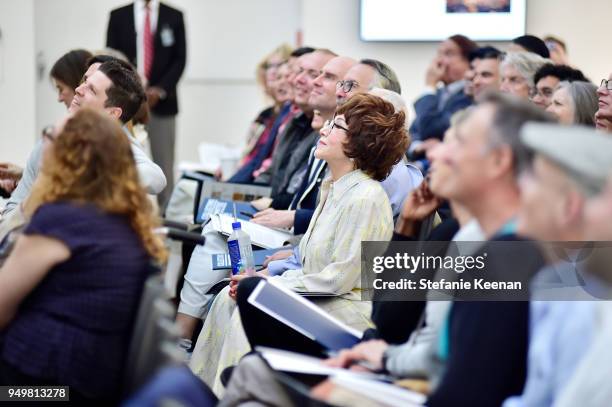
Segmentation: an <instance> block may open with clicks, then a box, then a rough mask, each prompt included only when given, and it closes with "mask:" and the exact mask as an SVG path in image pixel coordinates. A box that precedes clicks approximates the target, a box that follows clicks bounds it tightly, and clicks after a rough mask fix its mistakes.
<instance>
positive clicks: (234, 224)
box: [232, 222, 240, 230]
mask: <svg viewBox="0 0 612 407" xmlns="http://www.w3.org/2000/svg"><path fill="white" fill-rule="evenodd" d="M232 229H233V230H238V229H240V222H232Z"/></svg>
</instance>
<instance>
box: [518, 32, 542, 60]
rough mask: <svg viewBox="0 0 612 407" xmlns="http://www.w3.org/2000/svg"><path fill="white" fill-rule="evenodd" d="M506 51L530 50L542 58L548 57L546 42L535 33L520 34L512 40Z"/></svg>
mask: <svg viewBox="0 0 612 407" xmlns="http://www.w3.org/2000/svg"><path fill="white" fill-rule="evenodd" d="M508 52H532V53H534V54H537V55H539V56H541V57H542V58H550V52H549V51H548V47H547V46H546V43H545V42H544V41H542V40H541V39H540V38H539V37H536V36H535V35H529V34H527V35H521V36H520V37H516V38H515V39H513V40H512V43H511V44H510V47H509V48H508Z"/></svg>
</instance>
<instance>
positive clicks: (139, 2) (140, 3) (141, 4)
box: [134, 0, 159, 11]
mask: <svg viewBox="0 0 612 407" xmlns="http://www.w3.org/2000/svg"><path fill="white" fill-rule="evenodd" d="M134 5H135V6H136V7H137V8H138V10H143V11H144V9H145V0H135V1H134ZM149 7H151V11H155V10H157V9H158V8H159V0H151V1H149Z"/></svg>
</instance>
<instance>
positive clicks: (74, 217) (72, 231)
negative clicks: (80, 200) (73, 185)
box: [23, 203, 92, 252]
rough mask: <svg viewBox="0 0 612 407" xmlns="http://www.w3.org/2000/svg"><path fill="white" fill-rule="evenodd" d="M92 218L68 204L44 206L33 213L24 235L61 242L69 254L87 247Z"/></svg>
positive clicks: (85, 211)
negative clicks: (38, 236)
mask: <svg viewBox="0 0 612 407" xmlns="http://www.w3.org/2000/svg"><path fill="white" fill-rule="evenodd" d="M91 221H92V217H91V216H90V214H89V211H88V210H87V209H85V208H82V207H79V206H76V205H72V204H68V203H49V204H44V205H42V206H41V207H40V208H38V209H37V210H36V212H34V215H32V220H31V221H30V223H29V224H28V225H27V226H26V228H25V229H24V231H23V234H24V235H41V236H46V237H50V238H54V239H57V240H60V241H62V242H63V243H64V244H65V245H66V246H68V248H69V249H70V252H74V251H75V250H76V249H78V248H80V247H82V246H84V245H87V244H88V243H87V242H86V241H85V240H86V239H84V238H83V237H84V236H88V235H89V234H91V231H90V230H91Z"/></svg>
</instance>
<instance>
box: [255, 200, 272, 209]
mask: <svg viewBox="0 0 612 407" xmlns="http://www.w3.org/2000/svg"><path fill="white" fill-rule="evenodd" d="M251 205H253V206H254V207H255V209H257V210H258V211H263V210H264V209H267V208H269V207H270V205H272V198H266V197H264V198H259V199H256V200H254V201H251Z"/></svg>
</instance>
